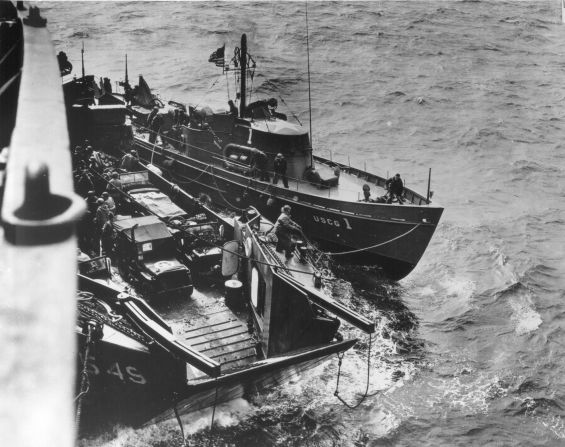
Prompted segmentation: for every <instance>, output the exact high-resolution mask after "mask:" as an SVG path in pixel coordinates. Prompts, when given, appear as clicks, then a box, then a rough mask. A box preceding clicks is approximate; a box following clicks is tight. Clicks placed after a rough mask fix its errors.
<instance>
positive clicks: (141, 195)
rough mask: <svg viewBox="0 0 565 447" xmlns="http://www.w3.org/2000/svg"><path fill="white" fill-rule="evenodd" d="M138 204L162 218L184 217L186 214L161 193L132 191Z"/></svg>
mask: <svg viewBox="0 0 565 447" xmlns="http://www.w3.org/2000/svg"><path fill="white" fill-rule="evenodd" d="M130 194H131V195H132V197H134V198H135V200H136V201H137V202H139V203H140V204H142V205H143V206H145V207H146V208H148V209H149V210H150V211H151V212H152V213H154V214H156V215H157V216H159V217H161V218H165V217H178V216H184V215H185V214H186V213H185V212H184V211H183V210H182V209H181V208H179V207H178V206H177V205H175V204H174V203H173V202H172V201H171V199H170V198H169V197H168V196H167V195H165V194H163V193H162V192H160V191H144V192H136V191H131V192H130Z"/></svg>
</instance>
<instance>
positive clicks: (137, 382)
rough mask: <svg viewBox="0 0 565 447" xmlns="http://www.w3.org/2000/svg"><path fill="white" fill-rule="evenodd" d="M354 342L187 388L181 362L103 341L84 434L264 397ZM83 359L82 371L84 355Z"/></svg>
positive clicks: (92, 373) (93, 359)
mask: <svg viewBox="0 0 565 447" xmlns="http://www.w3.org/2000/svg"><path fill="white" fill-rule="evenodd" d="M355 343H356V340H355V339H353V340H346V341H343V342H339V343H333V344H328V345H325V346H323V347H320V348H311V349H308V350H303V351H300V352H298V353H290V354H289V355H287V356H281V357H277V358H271V359H267V360H264V361H259V362H256V363H255V364H252V365H251V366H250V367H248V368H245V369H243V370H239V371H237V372H233V373H229V372H228V373H225V374H222V375H221V376H220V377H218V378H217V380H215V379H212V378H210V379H206V380H203V381H201V382H200V383H198V384H192V385H188V386H187V384H186V381H185V365H184V364H183V363H182V362H178V361H175V360H174V359H173V358H170V357H167V356H165V355H162V354H159V353H157V352H151V351H141V350H136V349H131V348H128V347H125V346H120V345H117V344H113V343H111V342H105V341H100V342H98V343H97V345H96V347H95V349H94V350H93V351H91V353H90V355H89V362H88V375H89V382H90V388H89V391H88V393H87V395H86V396H85V398H84V399H83V406H82V415H81V427H80V429H81V433H82V434H87V433H95V432H96V431H99V430H104V429H107V428H109V427H110V426H111V425H112V424H115V423H121V424H125V425H130V426H139V425H141V424H143V423H147V424H149V423H154V422H158V421H160V420H165V419H169V418H171V417H172V416H173V415H174V412H173V407H174V405H175V403H176V407H177V410H178V411H179V413H181V414H188V413H191V412H194V411H198V410H201V409H204V408H207V407H211V406H213V405H214V404H220V403H225V402H229V401H231V400H234V399H237V398H240V397H246V396H250V395H252V394H254V393H257V392H264V391H267V390H268V389H270V388H272V387H275V386H280V385H283V384H284V383H287V382H288V381H289V380H290V379H292V378H293V377H295V376H296V375H297V374H301V373H303V372H305V371H307V370H309V369H312V368H314V367H315V366H317V365H318V364H320V363H322V362H324V361H327V360H329V357H330V356H331V355H333V354H336V353H340V352H344V351H346V350H347V349H349V348H350V347H351V346H353V345H354V344H355ZM79 352H84V336H82V335H79ZM78 360H79V362H78V365H77V369H79V370H80V369H82V357H81V356H80V355H79V359H78ZM77 377H78V376H77ZM216 388H217V392H216ZM156 415H159V416H156ZM147 421H149V422H147Z"/></svg>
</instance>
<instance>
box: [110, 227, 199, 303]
mask: <svg viewBox="0 0 565 447" xmlns="http://www.w3.org/2000/svg"><path fill="white" fill-rule="evenodd" d="M113 226H114V230H115V232H116V248H117V249H116V253H117V266H118V270H119V271H120V274H121V275H122V276H123V277H124V278H125V279H126V280H128V281H130V282H132V284H133V285H134V286H135V287H136V289H137V290H138V291H139V292H140V293H141V294H142V295H144V296H145V297H146V298H150V299H152V298H160V297H162V296H169V295H181V296H182V295H186V296H187V297H188V296H190V295H192V292H193V284H192V276H191V273H190V270H189V269H188V268H187V267H186V266H185V265H184V264H182V263H181V262H179V260H178V259H177V247H176V242H175V239H174V238H173V235H172V234H171V232H170V231H169V229H168V227H167V225H165V224H164V223H163V222H162V221H161V220H159V218H158V217H156V216H141V217H129V216H120V217H119V218H117V219H116V220H115V221H114V222H113Z"/></svg>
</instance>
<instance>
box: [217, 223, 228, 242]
mask: <svg viewBox="0 0 565 447" xmlns="http://www.w3.org/2000/svg"><path fill="white" fill-rule="evenodd" d="M225 231H226V229H225V228H224V226H223V225H220V228H219V229H218V234H219V235H220V238H221V239H223V238H224V233H225Z"/></svg>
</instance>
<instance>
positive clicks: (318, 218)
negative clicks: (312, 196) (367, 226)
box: [312, 215, 353, 230]
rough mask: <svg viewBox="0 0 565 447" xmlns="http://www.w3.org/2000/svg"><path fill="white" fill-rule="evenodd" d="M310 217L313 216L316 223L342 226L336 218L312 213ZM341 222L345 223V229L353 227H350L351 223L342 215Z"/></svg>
mask: <svg viewBox="0 0 565 447" xmlns="http://www.w3.org/2000/svg"><path fill="white" fill-rule="evenodd" d="M312 217H313V218H314V222H316V223H323V224H325V225H330V226H332V227H336V228H341V227H342V225H341V224H340V222H339V220H337V219H331V218H329V217H322V216H316V215H312ZM343 222H344V224H345V229H346V230H352V229H353V228H351V224H350V223H349V220H348V219H347V217H343Z"/></svg>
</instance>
